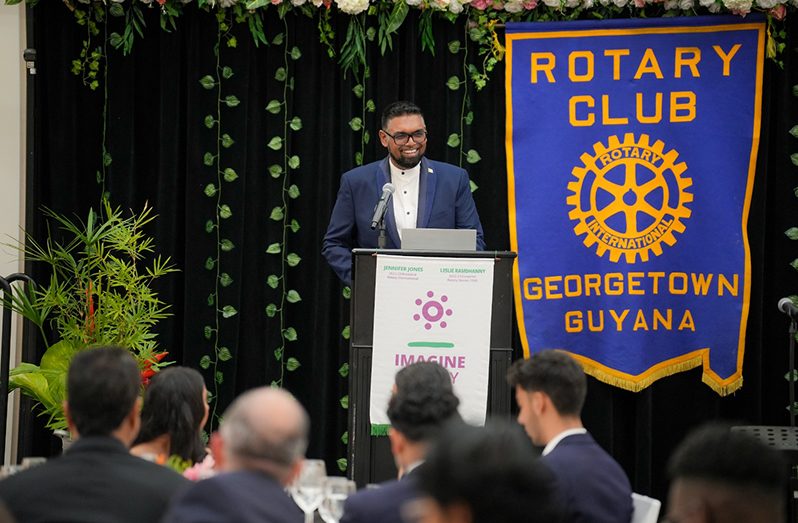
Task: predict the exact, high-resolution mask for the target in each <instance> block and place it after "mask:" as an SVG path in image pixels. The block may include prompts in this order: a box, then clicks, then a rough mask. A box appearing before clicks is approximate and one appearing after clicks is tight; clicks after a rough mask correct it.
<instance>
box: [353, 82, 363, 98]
mask: <svg viewBox="0 0 798 523" xmlns="http://www.w3.org/2000/svg"><path fill="white" fill-rule="evenodd" d="M352 94H354V95H355V97H356V98H363V84H357V85H356V86H354V87H353V88H352Z"/></svg>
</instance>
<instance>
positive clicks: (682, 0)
mask: <svg viewBox="0 0 798 523" xmlns="http://www.w3.org/2000/svg"><path fill="white" fill-rule="evenodd" d="M693 7H695V0H679V9H681V10H682V11H689V10H690V9H692V8H693Z"/></svg>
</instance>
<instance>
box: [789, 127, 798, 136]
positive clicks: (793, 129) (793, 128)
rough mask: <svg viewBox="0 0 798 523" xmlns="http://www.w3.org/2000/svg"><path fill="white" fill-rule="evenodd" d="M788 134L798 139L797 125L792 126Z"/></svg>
mask: <svg viewBox="0 0 798 523" xmlns="http://www.w3.org/2000/svg"><path fill="white" fill-rule="evenodd" d="M790 134H791V135H792V137H793V138H798V125H794V126H793V127H792V129H790Z"/></svg>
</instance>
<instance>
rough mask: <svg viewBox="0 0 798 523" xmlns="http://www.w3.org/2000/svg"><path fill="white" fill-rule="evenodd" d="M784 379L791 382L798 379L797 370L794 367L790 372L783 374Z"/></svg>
mask: <svg viewBox="0 0 798 523" xmlns="http://www.w3.org/2000/svg"><path fill="white" fill-rule="evenodd" d="M784 379H785V380H787V381H789V382H793V383H794V382H796V381H798V370H795V369H793V370H791V371H790V372H788V373H787V374H785V375H784Z"/></svg>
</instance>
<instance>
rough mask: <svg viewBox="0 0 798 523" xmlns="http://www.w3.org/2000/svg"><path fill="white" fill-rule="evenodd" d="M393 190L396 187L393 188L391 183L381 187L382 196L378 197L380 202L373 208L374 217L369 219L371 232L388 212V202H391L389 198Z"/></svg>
mask: <svg viewBox="0 0 798 523" xmlns="http://www.w3.org/2000/svg"><path fill="white" fill-rule="evenodd" d="M395 190H396V187H394V186H393V184H392V183H386V184H385V185H383V186H382V196H380V200H379V201H378V202H377V206H376V207H375V208H374V216H372V217H371V229H372V230H374V229H376V228H377V225H378V224H379V223H380V222H381V221H382V219H383V218H384V217H385V213H386V212H387V211H388V202H390V201H391V196H392V195H393V192H394V191H395Z"/></svg>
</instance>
